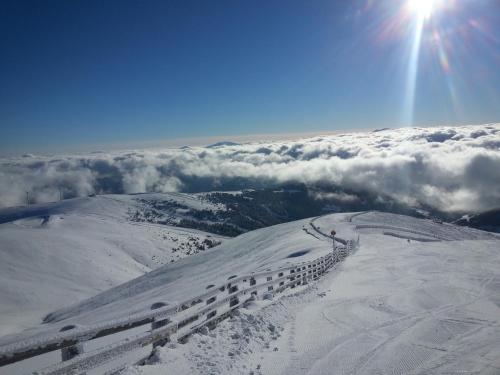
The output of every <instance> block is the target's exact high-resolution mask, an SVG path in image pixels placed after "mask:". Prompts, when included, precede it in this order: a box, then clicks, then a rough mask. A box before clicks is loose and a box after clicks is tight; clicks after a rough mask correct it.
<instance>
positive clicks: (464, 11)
mask: <svg viewBox="0 0 500 375" xmlns="http://www.w3.org/2000/svg"><path fill="white" fill-rule="evenodd" d="M419 1H420V3H431V2H432V1H429V0H419ZM431 5H432V9H433V11H432V12H430V11H429V10H428V9H423V8H422V7H421V6H418V5H415V1H412V0H379V1H374V0H363V1H356V0H355V1H335V0H329V1H326V0H316V1H296V0H286V1H275V0H266V1H237V0H228V1H223V0H217V1H206V0H203V1H194V0H193V1H187V0H183V1H166V0H164V1H154V0H150V1H125V0H124V1H111V0H109V1H79V0H74V1H54V0H47V1H22V0H20V1H2V2H1V5H0V35H1V36H0V51H1V56H2V57H1V58H0V149H1V150H2V151H3V152H29V151H38V150H41V149H46V150H52V149H54V150H55V149H57V148H58V147H62V146H66V147H68V146H70V147H72V146H77V145H82V144H88V145H92V144H113V143H117V142H129V143H130V142H135V141H148V140H159V139H173V138H189V137H213V136H231V135H233V136H234V135H248V134H266V133H273V134H276V133H301V132H313V131H325V132H326V131H328V132H331V131H336V130H344V129H351V130H356V129H366V128H377V127H400V126H409V125H420V126H424V125H435V124H474V123H487V122H495V121H498V120H500V68H499V67H500V40H499V38H500V37H499V36H500V2H499V1H498V0H461V1H458V0H434V1H433V4H431ZM424 13H425V14H424Z"/></svg>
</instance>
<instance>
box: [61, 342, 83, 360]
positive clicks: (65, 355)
mask: <svg viewBox="0 0 500 375" xmlns="http://www.w3.org/2000/svg"><path fill="white" fill-rule="evenodd" d="M83 352H84V349H83V343H81V342H79V343H78V344H76V345H73V346H68V347H67V348H62V349H61V360H62V361H63V362H64V361H69V360H70V359H73V358H75V357H76V356H77V355H80V354H83Z"/></svg>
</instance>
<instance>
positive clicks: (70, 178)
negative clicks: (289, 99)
mask: <svg viewBox="0 0 500 375" xmlns="http://www.w3.org/2000/svg"><path fill="white" fill-rule="evenodd" d="M288 182H303V183H306V184H322V185H323V186H325V185H330V186H336V187H337V190H336V191H338V189H341V190H342V189H345V190H348V191H349V192H351V193H352V192H356V193H359V194H362V193H364V192H369V193H371V194H374V195H380V196H388V197H391V198H393V199H396V200H398V201H400V202H402V203H407V204H412V205H418V204H424V205H429V206H431V207H434V208H437V209H440V210H442V211H462V210H465V211H481V210H484V209H488V208H491V207H498V206H500V124H491V125H480V126H462V127H440V128H403V129H394V130H384V131H377V132H369V133H348V134H340V135H331V136H324V137H314V138H308V139H303V140H295V141H286V142H285V141H272V142H259V143H250V144H243V145H229V146H225V147H217V148H202V147H195V148H188V149H182V150H181V149H165V150H161V151H158V150H154V151H153V150H138V151H133V152H110V153H97V154H95V153H94V154H85V155H66V156H58V157H38V156H34V155H29V156H25V157H21V158H8V159H2V160H0V205H1V206H12V205H16V204H22V203H23V202H24V197H25V191H30V192H31V195H32V196H33V198H34V199H35V200H36V201H38V202H42V201H51V200H55V199H57V197H58V195H59V189H62V190H63V191H64V193H65V196H83V195H87V194H90V193H92V192H97V193H103V192H113V193H137V192H149V191H157V192H169V191H183V190H185V191H203V190H205V191H208V190H212V189H220V188H221V187H222V188H224V187H228V188H234V186H242V187H243V186H247V185H246V184H250V185H255V186H268V185H269V184H271V183H288ZM326 193H328V192H326ZM336 194H337V193H336ZM349 195H350V194H347V195H346V196H349Z"/></svg>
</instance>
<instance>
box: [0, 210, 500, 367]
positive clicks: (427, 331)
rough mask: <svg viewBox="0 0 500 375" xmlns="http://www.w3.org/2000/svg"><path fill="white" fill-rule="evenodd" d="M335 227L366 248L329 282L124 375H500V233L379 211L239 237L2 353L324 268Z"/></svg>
mask: <svg viewBox="0 0 500 375" xmlns="http://www.w3.org/2000/svg"><path fill="white" fill-rule="evenodd" d="M64 220H66V219H64ZM64 220H62V221H55V222H54V226H55V227H57V226H59V225H62V223H63V222H64ZM20 224H21V225H25V226H29V227H30V228H31V227H33V226H34V227H37V226H38V225H41V224H40V223H39V222H37V221H36V220H35V221H34V222H32V221H30V222H26V223H20ZM9 225H12V226H14V225H19V223H18V224H9ZM48 225H49V226H50V225H51V224H50V220H49V224H48ZM331 229H335V231H336V232H337V235H338V236H339V238H340V239H350V238H357V236H358V235H359V238H360V246H359V248H358V249H357V251H356V252H355V253H354V254H352V255H350V256H349V257H348V258H346V260H345V261H344V262H343V263H340V264H337V265H336V267H335V268H334V269H331V270H330V272H328V273H327V274H326V275H325V276H323V277H322V278H321V279H320V280H319V281H318V282H314V283H310V284H309V285H307V286H302V287H299V288H295V289H292V290H287V291H286V292H285V293H283V294H280V295H276V296H275V298H274V299H273V300H265V301H256V302H255V303H252V304H251V305H248V306H246V307H244V308H242V309H240V310H239V312H237V313H235V314H234V315H233V316H232V317H231V318H230V319H228V320H225V321H223V322H221V323H220V324H218V325H217V326H216V327H215V328H214V329H213V330H204V331H202V332H200V333H199V334H195V335H193V336H191V337H190V338H189V340H188V341H187V343H185V344H180V343H170V344H167V345H166V346H164V347H159V348H157V349H155V352H154V355H153V356H152V357H151V358H149V359H148V361H147V364H146V365H144V366H129V367H127V368H126V369H124V370H123V371H122V373H123V374H125V375H134V374H148V375H156V374H164V373H167V372H168V373H170V372H173V373H180V374H188V373H189V374H208V373H214V374H240V373H241V374H251V373H253V374H292V375H293V374H387V373H390V374H442V373H457V372H461V373H462V372H465V373H467V372H474V373H484V374H498V373H499V372H500V362H499V360H498V358H500V325H499V323H500V321H499V317H500V269H499V268H498V264H500V263H499V262H500V252H499V251H498V250H499V249H500V237H499V236H497V235H495V234H491V233H488V232H483V231H479V230H474V229H471V228H464V227H458V226H454V225H450V224H440V223H435V222H433V221H432V220H427V219H426V220H422V219H415V218H411V217H406V216H402V215H393V214H387V213H379V212H361V213H355V214H333V215H326V216H322V217H319V218H313V219H306V220H300V221H296V222H291V223H286V224H280V225H277V226H273V227H269V228H263V229H259V230H256V231H253V232H249V233H246V234H243V235H241V236H238V237H236V238H233V239H228V240H226V241H224V242H223V244H222V245H220V246H218V247H215V248H213V249H210V250H207V251H204V252H201V253H199V254H196V255H193V256H191V257H186V258H183V259H181V260H179V261H177V262H175V263H171V264H167V265H164V266H162V267H159V268H157V269H156V270H153V271H151V272H149V273H147V274H145V275H142V276H140V277H138V278H136V279H133V280H131V281H128V282H126V283H125V284H122V285H119V286H117V287H114V288H111V289H109V290H107V291H105V292H103V293H100V294H98V295H96V296H94V297H91V298H89V299H87V300H84V301H82V302H80V303H76V304H73V305H71V306H67V307H64V308H60V309H58V310H56V311H54V312H52V313H51V314H50V323H48V324H44V325H39V326H34V327H32V328H31V329H29V330H26V331H23V332H20V333H18V334H15V335H9V336H6V337H2V338H0V349H1V346H2V345H8V344H10V343H14V342H17V341H19V340H23V339H28V338H29V339H36V338H43V337H46V336H47V335H55V336H57V334H58V331H59V329H60V328H61V327H63V326H65V325H68V324H78V325H80V326H83V327H85V326H86V327H92V326H93V325H97V324H99V323H102V322H106V321H113V320H117V319H125V318H127V317H129V316H131V315H132V314H138V313H144V312H145V311H148V310H149V307H150V306H151V305H152V304H153V303H155V302H165V303H168V304H169V306H172V305H175V304H176V303H177V302H179V301H183V300H186V299H188V298H191V297H195V296H198V295H200V294H202V293H204V292H205V291H206V290H207V289H206V288H207V286H208V285H212V284H213V285H219V284H222V283H224V282H226V281H227V280H228V278H229V277H231V276H233V275H236V276H243V275H247V274H250V273H252V272H257V271H265V270H267V269H276V268H277V267H280V266H286V265H288V264H290V263H291V262H293V263H295V262H301V261H308V260H312V259H316V258H318V257H319V256H322V255H325V254H327V253H328V252H329V251H331V246H332V243H331V239H329V238H328V235H327V234H328V233H329V232H330V230H331ZM31 230H32V229H31ZM37 230H41V229H37ZM415 238H417V240H415ZM418 239H422V241H420V240H418ZM424 240H432V242H430V241H424ZM295 255H300V256H295ZM290 256H292V257H290ZM0 373H1V371H0Z"/></svg>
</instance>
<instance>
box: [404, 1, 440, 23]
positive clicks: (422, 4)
mask: <svg viewBox="0 0 500 375" xmlns="http://www.w3.org/2000/svg"><path fill="white" fill-rule="evenodd" d="M435 3H436V0H408V6H409V8H410V10H411V11H412V12H413V13H415V14H416V15H417V16H418V17H419V18H423V19H427V18H429V17H430V16H431V15H432V12H433V11H434V8H435V5H436V4H435Z"/></svg>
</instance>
